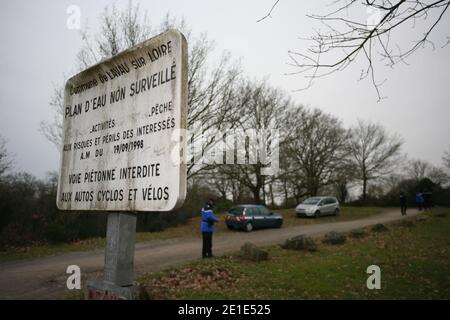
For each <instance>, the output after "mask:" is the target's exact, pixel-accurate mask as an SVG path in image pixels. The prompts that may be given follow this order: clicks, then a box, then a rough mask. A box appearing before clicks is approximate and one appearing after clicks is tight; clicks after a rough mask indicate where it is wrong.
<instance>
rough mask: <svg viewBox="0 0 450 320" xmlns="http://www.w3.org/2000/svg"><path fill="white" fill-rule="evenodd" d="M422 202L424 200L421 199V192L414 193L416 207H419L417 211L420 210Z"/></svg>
mask: <svg viewBox="0 0 450 320" xmlns="http://www.w3.org/2000/svg"><path fill="white" fill-rule="evenodd" d="M424 202H425V200H424V199H423V194H422V192H418V193H416V204H417V207H419V211H422V208H423V203H424Z"/></svg>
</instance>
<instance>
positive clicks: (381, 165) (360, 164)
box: [349, 120, 403, 201]
mask: <svg viewBox="0 0 450 320" xmlns="http://www.w3.org/2000/svg"><path fill="white" fill-rule="evenodd" d="M351 133H352V136H351V138H350V140H349V148H350V152H351V156H352V158H353V161H354V164H355V166H356V167H357V168H358V171H357V179H358V180H360V181H362V200H363V201H364V200H366V198H367V186H368V182H370V181H372V180H375V179H378V178H381V177H383V176H385V175H387V174H389V173H391V172H393V171H394V170H395V168H396V167H397V166H398V164H399V163H398V162H399V158H400V149H401V146H402V144H403V142H402V140H401V139H400V138H399V137H398V136H397V135H389V134H388V133H387V132H386V131H385V130H384V128H383V127H381V126H380V125H377V124H373V123H370V122H364V121H361V120H360V121H358V125H357V126H356V127H354V128H352V129H351Z"/></svg>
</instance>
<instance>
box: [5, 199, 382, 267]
mask: <svg viewBox="0 0 450 320" xmlns="http://www.w3.org/2000/svg"><path fill="white" fill-rule="evenodd" d="M385 210H389V208H379V207H366V208H364V207H342V208H341V213H340V215H339V216H338V217H321V218H319V219H306V218H302V219H299V218H296V217H295V212H294V209H281V210H276V212H277V213H279V214H281V215H282V216H283V218H284V226H285V227H286V226H293V225H301V224H314V223H326V222H335V221H347V220H355V219H360V218H364V217H367V216H370V215H373V214H377V213H381V212H382V211H385ZM218 217H219V218H220V219H221V223H218V224H217V232H218V233H221V232H230V231H229V230H228V229H227V228H226V226H225V224H224V223H223V221H224V217H225V213H220V214H218ZM199 226H200V217H195V218H192V219H190V220H189V221H188V223H187V224H184V225H179V226H176V227H171V228H167V229H166V230H164V231H159V232H138V233H137V234H136V242H145V241H152V240H164V239H174V238H183V237H200V236H201V234H200V231H199ZM104 247H105V239H104V238H92V239H86V240H81V241H77V242H72V243H62V244H55V245H39V246H29V247H18V248H8V249H6V250H3V251H0V262H5V261H12V260H19V259H27V258H37V257H44V256H50V255H55V254H61V253H66V252H74V251H89V250H94V249H99V248H104Z"/></svg>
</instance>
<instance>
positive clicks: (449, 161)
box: [442, 151, 450, 171]
mask: <svg viewBox="0 0 450 320" xmlns="http://www.w3.org/2000/svg"><path fill="white" fill-rule="evenodd" d="M442 161H443V162H444V166H445V167H446V168H447V170H449V171H450V151H447V152H446V153H444V156H443V157H442Z"/></svg>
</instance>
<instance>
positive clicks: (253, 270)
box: [138, 208, 450, 299]
mask: <svg viewBox="0 0 450 320" xmlns="http://www.w3.org/2000/svg"><path fill="white" fill-rule="evenodd" d="M438 213H445V217H439V216H437V215H436V214H438ZM426 215H427V216H428V217H429V219H428V220H427V221H423V222H418V221H416V220H415V218H411V219H410V220H409V221H411V223H405V222H393V223H390V224H387V226H388V228H389V231H388V232H379V233H376V232H374V231H372V230H371V229H370V228H367V229H366V231H367V233H368V236H367V237H365V238H362V239H353V238H350V237H347V242H346V243H345V244H342V245H336V246H333V245H324V244H322V243H319V246H318V251H317V252H304V251H292V250H283V249H281V248H280V247H279V246H271V247H268V248H265V249H267V250H268V251H269V254H270V259H269V260H268V261H263V262H248V261H246V260H243V259H242V258H241V257H240V256H239V254H238V253H235V254H229V255H226V256H223V257H219V258H214V259H211V260H209V259H208V260H201V261H196V262H192V263H189V264H186V265H184V266H182V267H180V268H177V269H172V270H168V271H165V272H160V273H150V274H148V275H146V276H143V277H141V278H140V279H139V280H138V282H139V283H140V284H141V285H143V286H144V288H145V289H146V292H147V293H148V295H149V296H148V298H151V299H450V209H449V208H447V209H433V210H432V211H431V212H429V213H427V214H426ZM373 264H375V265H378V266H379V267H380V268H381V289H380V290H369V289H367V287H366V281H367V277H368V276H369V275H368V274H367V273H366V269H367V267H368V266H369V265H373Z"/></svg>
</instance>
